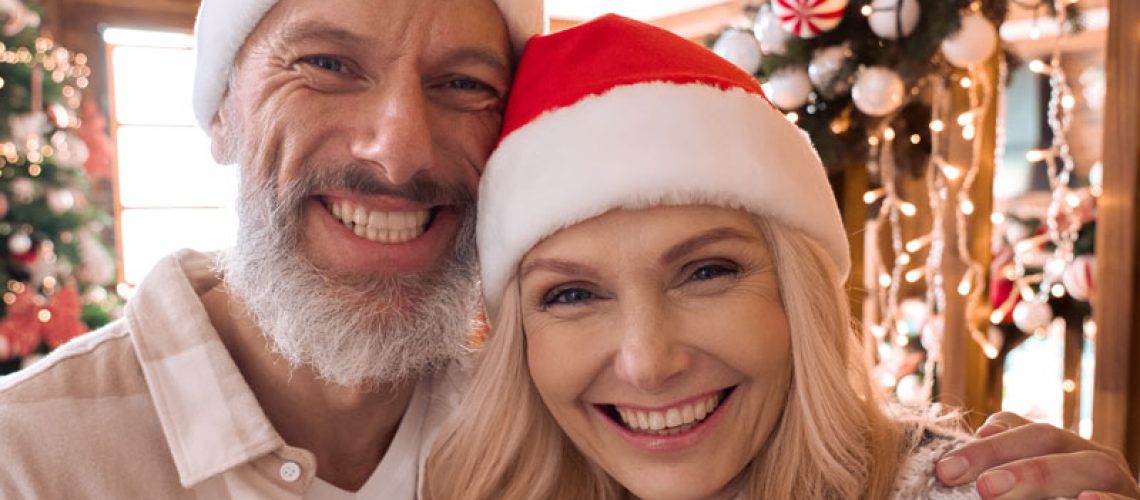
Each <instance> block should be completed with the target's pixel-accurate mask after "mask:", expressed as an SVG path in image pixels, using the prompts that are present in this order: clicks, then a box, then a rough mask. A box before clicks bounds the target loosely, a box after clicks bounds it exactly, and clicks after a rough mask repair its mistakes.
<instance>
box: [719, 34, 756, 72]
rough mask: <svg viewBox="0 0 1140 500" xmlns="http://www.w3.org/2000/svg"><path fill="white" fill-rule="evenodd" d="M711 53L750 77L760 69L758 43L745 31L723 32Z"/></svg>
mask: <svg viewBox="0 0 1140 500" xmlns="http://www.w3.org/2000/svg"><path fill="white" fill-rule="evenodd" d="M713 52H716V53H717V55H719V56H721V57H723V58H725V59H727V60H728V62H731V63H732V64H735V65H736V66H737V67H739V68H740V69H742V70H744V72H745V73H748V74H750V75H753V74H756V71H758V70H759V69H760V57H761V53H760V42H759V41H758V40H756V37H755V36H752V33H749V32H747V31H741V30H736V29H730V30H727V31H725V32H724V33H723V34H721V35H720V38H719V39H717V41H716V43H715V44H713Z"/></svg>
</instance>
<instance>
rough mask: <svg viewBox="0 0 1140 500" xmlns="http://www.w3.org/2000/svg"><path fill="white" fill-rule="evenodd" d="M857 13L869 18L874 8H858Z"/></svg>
mask: <svg viewBox="0 0 1140 500" xmlns="http://www.w3.org/2000/svg"><path fill="white" fill-rule="evenodd" d="M859 13H860V14H863V17H871V14H874V13H875V8H874V7H872V6H871V4H867V5H864V6H863V7H861V8H859Z"/></svg>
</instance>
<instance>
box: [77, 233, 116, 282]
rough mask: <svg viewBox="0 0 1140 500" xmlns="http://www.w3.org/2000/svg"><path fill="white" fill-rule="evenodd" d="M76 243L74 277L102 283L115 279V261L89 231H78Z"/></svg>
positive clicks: (84, 280) (83, 280)
mask: <svg viewBox="0 0 1140 500" xmlns="http://www.w3.org/2000/svg"><path fill="white" fill-rule="evenodd" d="M76 245H77V246H78V249H79V266H78V267H77V268H76V269H75V277H76V278H77V279H79V280H80V281H82V282H84V283H91V284H95V285H103V284H107V283H110V282H111V281H112V280H114V279H115V261H114V259H112V258H111V256H110V255H108V254H107V250H106V249H104V247H103V245H101V244H100V243H99V240H98V239H96V238H95V235H94V234H92V233H91V232H89V231H80V232H79V236H78V238H77V242H76Z"/></svg>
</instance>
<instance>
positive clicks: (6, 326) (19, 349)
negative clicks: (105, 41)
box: [0, 0, 119, 374]
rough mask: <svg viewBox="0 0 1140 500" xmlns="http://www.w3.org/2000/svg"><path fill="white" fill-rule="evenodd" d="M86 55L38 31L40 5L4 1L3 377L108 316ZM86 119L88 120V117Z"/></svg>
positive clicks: (110, 305)
mask: <svg viewBox="0 0 1140 500" xmlns="http://www.w3.org/2000/svg"><path fill="white" fill-rule="evenodd" d="M90 77H91V70H90V68H88V67H87V65H86V57H85V56H83V55H82V54H76V53H73V52H71V51H69V50H67V49H66V48H64V47H60V46H57V45H55V44H54V42H53V41H52V40H51V39H50V38H48V37H46V36H44V34H42V33H41V32H40V17H39V11H38V10H37V8H36V7H35V6H33V5H29V4H26V3H23V2H21V1H20V0H0V255H2V256H3V260H2V264H0V286H2V287H3V289H2V290H0V293H2V297H3V302H2V304H0V374H3V373H8V372H11V371H14V370H16V369H19V368H20V367H21V366H22V365H24V364H26V361H27V360H28V359H29V358H34V357H36V355H37V354H41V353H44V352H47V351H49V350H51V349H54V348H56V347H58V346H59V345H60V344H62V343H64V342H66V341H68V340H70V339H71V338H73V337H75V336H77V335H79V334H82V333H84V332H87V331H89V330H90V329H93V328H97V327H99V326H102V325H103V324H105V323H107V322H108V321H110V320H111V319H113V317H114V316H115V315H116V313H117V309H118V307H119V304H118V301H117V299H116V297H115V296H114V295H113V294H111V293H108V290H107V289H106V288H105V287H106V286H108V285H110V284H112V282H113V281H114V278H115V267H114V260H113V258H112V257H111V255H110V254H109V252H108V251H107V249H106V247H105V246H104V245H103V243H102V235H103V233H104V231H106V229H107V228H108V227H109V226H110V223H111V218H110V217H109V216H108V215H107V214H106V213H104V212H101V211H100V210H99V209H98V208H96V207H94V206H92V205H91V204H90V203H89V202H88V198H89V193H90V191H89V182H88V176H87V173H86V171H85V167H86V166H88V165H93V164H95V163H97V162H99V161H105V160H106V158H105V157H94V156H93V155H92V154H91V151H92V150H95V151H97V152H100V153H101V154H102V155H105V154H106V150H107V148H106V143H105V140H106V139H105V136H104V135H103V133H102V131H101V130H95V129H93V127H94V126H96V125H98V122H99V121H100V120H98V119H97V116H96V115H94V114H93V112H94V108H93V107H91V106H87V107H85V106H83V102H82V96H81V93H82V91H83V89H84V88H85V87H86V86H87V84H88V79H89V78H90ZM85 122H88V123H86V124H85Z"/></svg>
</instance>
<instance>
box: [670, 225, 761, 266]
mask: <svg viewBox="0 0 1140 500" xmlns="http://www.w3.org/2000/svg"><path fill="white" fill-rule="evenodd" d="M724 240H742V241H747V242H755V243H761V241H760V238H757V237H756V236H755V235H751V234H748V233H745V232H743V231H740V230H739V229H736V228H733V227H728V226H725V227H717V228H713V229H709V230H707V231H702V232H700V233H699V234H696V235H694V236H692V237H690V238H688V239H686V240H684V241H682V242H680V243H677V244H676V245H673V246H671V247H669V250H666V251H665V253H664V254H662V255H661V258H660V259H659V260H660V261H661V262H662V263H668V262H673V261H675V260H678V259H680V258H681V257H684V256H686V255H688V254H690V253H693V252H695V251H697V250H699V249H700V248H702V247H705V246H708V245H711V244H713V243H718V242H721V241H724Z"/></svg>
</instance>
